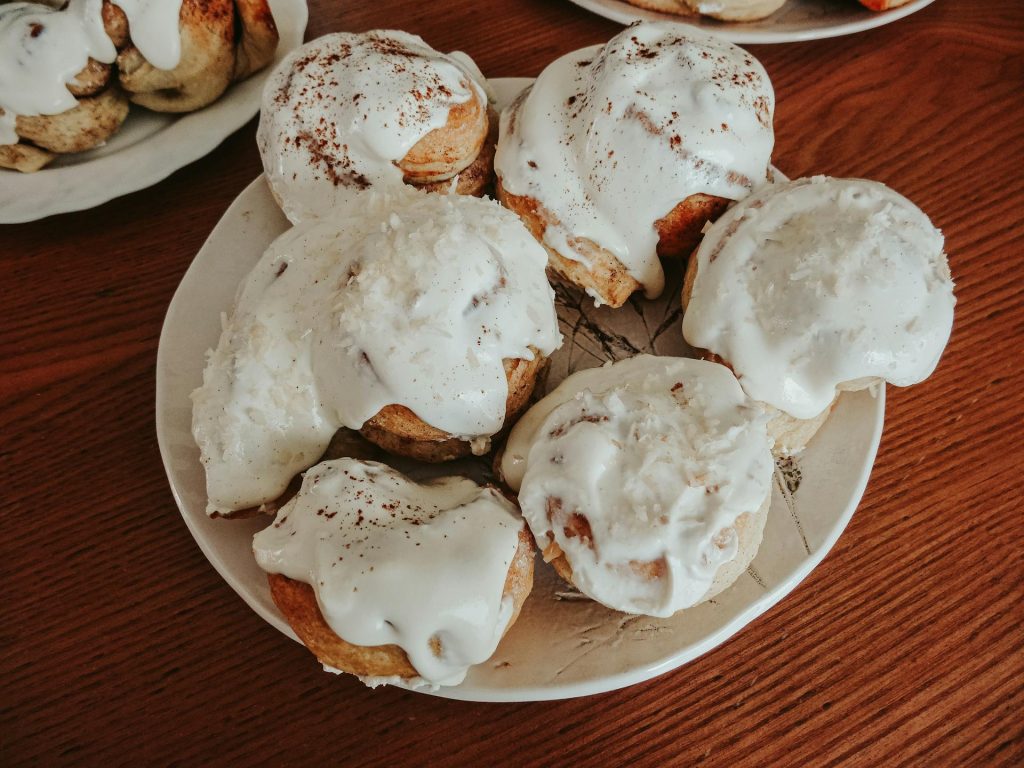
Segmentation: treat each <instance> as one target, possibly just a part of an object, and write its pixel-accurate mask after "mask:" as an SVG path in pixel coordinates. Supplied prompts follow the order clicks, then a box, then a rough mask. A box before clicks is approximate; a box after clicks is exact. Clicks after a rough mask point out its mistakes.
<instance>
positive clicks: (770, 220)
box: [683, 176, 956, 454]
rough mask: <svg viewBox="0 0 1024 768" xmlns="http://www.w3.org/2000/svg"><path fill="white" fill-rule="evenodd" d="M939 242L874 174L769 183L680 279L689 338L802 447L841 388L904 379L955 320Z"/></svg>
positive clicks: (779, 436)
mask: <svg viewBox="0 0 1024 768" xmlns="http://www.w3.org/2000/svg"><path fill="white" fill-rule="evenodd" d="M955 301H956V300H955V298H954V296H953V281H952V278H951V276H950V273H949V264H948V263H947V261H946V256H945V254H944V253H943V237H942V233H941V232H939V231H938V230H937V229H936V228H935V227H934V226H933V225H932V223H931V222H930V221H929V219H928V217H927V216H926V215H925V214H924V213H922V212H921V210H920V209H919V208H917V206H915V205H914V204H913V203H911V202H910V201H909V200H907V199H906V198H905V197H903V196H901V195H899V194H898V193H896V192H894V191H893V190H891V189H889V188H888V187H886V186H885V185H884V184H880V183H878V182H874V181H864V180H861V179H834V178H828V177H825V176H816V177H813V178H810V179H798V180H796V181H791V182H787V183H783V184H773V185H768V186H766V187H763V188H762V189H761V190H759V191H758V192H756V193H755V194H754V195H752V196H751V197H749V198H747V199H746V200H744V201H743V202H741V203H739V204H737V205H736V206H735V207H734V208H732V209H731V210H729V212H728V213H726V214H725V215H724V216H723V217H722V218H721V219H719V220H718V221H717V222H716V223H715V224H714V225H713V226H712V227H711V228H710V229H709V230H708V232H707V234H706V235H705V237H704V241H703V242H702V243H701V246H700V248H699V249H698V251H697V253H696V254H695V255H694V257H693V258H692V259H691V260H690V264H689V266H688V270H687V274H686V278H685V281H684V287H683V305H684V308H685V315H684V317H683V335H684V336H685V338H686V341H687V342H688V343H689V344H691V345H692V346H694V347H696V348H698V349H701V350H705V351H706V353H709V354H711V355H714V356H715V359H718V360H721V361H722V362H724V363H725V364H727V365H728V366H729V367H730V368H731V369H732V370H733V371H734V372H735V373H736V375H737V377H738V378H739V380H740V383H741V384H742V386H743V389H744V390H745V391H746V392H747V394H748V395H749V396H750V397H751V398H753V399H754V400H757V401H759V402H761V403H764V404H766V406H767V407H769V408H770V409H771V412H772V413H773V415H774V417H773V419H772V422H771V425H770V429H771V430H772V431H773V433H774V434H775V437H776V450H777V452H779V453H783V454H786V453H796V452H799V451H800V450H802V449H803V447H804V446H805V445H806V444H807V441H808V440H809V439H810V438H811V436H813V434H814V432H815V431H816V430H817V428H818V427H819V426H820V425H821V424H822V423H823V422H824V420H825V417H827V415H828V411H829V409H830V408H831V405H832V403H833V402H834V400H835V399H836V397H837V394H838V393H839V392H841V391H844V390H857V389H863V388H865V387H868V386H871V385H873V384H876V383H881V382H885V381H887V382H889V383H890V384H894V385H897V386H909V385H911V384H916V383H918V382H920V381H923V380H924V379H925V378H927V377H928V376H929V375H930V374H931V372H932V371H933V370H934V369H935V366H936V365H937V364H938V361H939V357H940V356H941V354H942V351H943V349H944V348H945V345H946V341H947V340H948V338H949V334H950V330H951V328H952V324H953V306H954V304H955Z"/></svg>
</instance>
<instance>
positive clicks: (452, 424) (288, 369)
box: [192, 192, 561, 515]
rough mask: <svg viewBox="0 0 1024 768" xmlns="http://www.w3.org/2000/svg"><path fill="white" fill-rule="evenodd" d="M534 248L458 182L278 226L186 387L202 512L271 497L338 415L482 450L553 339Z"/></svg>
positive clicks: (366, 427)
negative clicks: (193, 383)
mask: <svg viewBox="0 0 1024 768" xmlns="http://www.w3.org/2000/svg"><path fill="white" fill-rule="evenodd" d="M545 261H546V259H545V254H544V251H543V249H542V248H541V247H540V246H539V245H538V244H537V243H536V241H535V240H534V239H533V238H532V237H530V234H529V233H528V232H527V231H526V230H525V229H524V228H523V226H522V224H521V223H520V222H519V220H518V219H516V217H515V216H514V215H512V214H511V213H509V212H508V211H506V210H504V209H503V208H501V207H500V206H499V205H497V204H496V203H494V202H493V201H488V200H481V199H478V198H473V197H465V196H461V195H422V194H417V193H412V192H410V193H407V194H406V195H404V196H402V197H401V198H400V199H398V200H395V199H391V198H379V199H378V198H375V197H374V196H368V197H367V200H366V205H364V206H363V208H362V210H361V211H360V212H359V214H358V215H352V216H350V217H348V218H344V217H342V218H332V219H329V220H324V221H319V222H317V221H314V222H308V223H306V224H302V225H299V226H297V227H295V228H293V229H291V230H289V231H288V232H286V233H285V234H284V235H282V236H281V237H279V238H278V239H277V240H276V241H275V242H274V243H273V244H272V245H271V246H270V248H269V249H268V250H267V252H266V253H265V254H264V256H263V258H262V259H261V260H260V262H259V263H258V264H257V266H256V267H255V268H254V269H253V271H252V272H251V273H250V274H249V276H248V277H247V278H246V279H245V281H244V282H243V284H242V285H241V287H240V289H239V295H238V299H237V301H236V304H235V308H234V310H233V312H232V314H231V316H230V317H229V318H227V320H226V323H225V326H224V330H223V332H222V334H221V338H220V340H219V342H218V345H217V348H216V349H215V350H213V351H212V352H211V353H210V355H209V357H208V359H207V365H206V369H205V371H204V373H203V385H202V386H201V387H200V388H199V389H197V390H196V391H195V392H194V393H193V395H192V399H193V422H192V427H193V435H194V436H195V439H196V442H197V444H198V445H199V446H200V452H201V458H202V461H203V464H204V467H205V469H206V481H207V495H208V498H209V505H208V511H209V512H210V513H211V514H220V515H225V514H231V513H232V512H234V511H237V510H242V509H248V508H251V507H258V506H260V505H261V504H264V503H266V502H269V501H272V500H274V499H276V498H278V497H279V496H280V495H281V494H282V493H283V492H284V490H285V488H286V487H287V486H288V483H289V482H290V481H291V480H292V478H293V477H294V476H295V475H296V474H297V473H298V472H301V471H302V470H304V469H306V468H307V467H309V466H311V465H312V464H314V463H315V462H316V461H317V460H318V459H319V458H320V456H322V455H323V453H324V450H325V448H326V446H327V444H328V442H329V441H330V439H331V436H332V435H333V434H334V433H335V431H336V430H338V429H340V428H342V427H347V428H349V429H352V430H360V431H362V433H363V434H364V436H366V437H367V438H368V439H369V440H371V441H372V442H375V443H377V444H378V445H380V446H381V447H383V448H384V449H385V450H387V451H390V452H393V453H399V454H402V455H406V456H410V457H412V458H417V459H420V460H425V461H446V460H448V459H451V458H454V457H456V456H465V455H468V454H469V453H471V452H474V451H475V452H478V453H480V452H485V451H486V450H487V449H488V447H489V442H490V439H491V438H492V437H493V436H494V435H496V434H497V433H499V432H500V431H501V430H502V429H503V427H504V426H505V424H506V422H507V421H508V420H509V419H511V418H512V417H513V416H514V414H515V413H516V412H517V411H518V410H520V409H521V408H522V406H523V405H524V404H525V402H526V401H527V399H528V397H529V394H530V392H531V391H532V389H533V386H534V383H535V381H536V377H537V374H538V373H539V370H540V365H541V362H542V360H543V359H544V357H546V356H547V355H549V354H550V353H551V352H552V351H553V350H554V349H555V348H557V347H558V346H559V345H560V344H561V334H560V333H559V331H558V321H557V318H556V316H555V308H554V292H553V291H552V290H551V287H550V285H548V283H547V280H546V279H545V275H544V267H545Z"/></svg>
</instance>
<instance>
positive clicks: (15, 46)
mask: <svg viewBox="0 0 1024 768" xmlns="http://www.w3.org/2000/svg"><path fill="white" fill-rule="evenodd" d="M114 5H117V6H118V7H120V8H121V9H122V10H123V11H124V12H125V16H126V17H127V18H128V24H129V29H130V31H131V36H132V42H133V44H134V45H135V46H136V47H137V48H138V49H139V52H140V53H141V54H142V55H143V56H144V57H145V58H146V59H147V61H149V62H150V63H151V64H153V66H155V67H159V68H161V69H173V68H174V67H176V66H177V65H178V60H179V58H180V56H181V36H180V34H179V33H178V15H179V13H180V10H181V0H114ZM102 7H103V2H102V0H70V2H69V3H68V5H67V7H66V8H63V9H56V8H50V7H47V6H45V5H40V4H38V3H8V4H5V5H0V110H3V114H2V115H0V144H16V143H17V142H18V135H17V134H16V133H15V130H14V126H15V121H16V120H17V117H18V115H26V116H28V115H56V114H60V113H61V112H66V111H67V110H69V109H72V108H74V107H75V105H76V104H77V103H78V102H77V101H76V99H75V97H74V96H73V95H72V94H71V92H70V91H69V90H68V89H67V86H68V85H69V84H71V83H73V82H74V79H75V76H76V75H77V74H78V73H79V72H81V71H82V70H83V69H84V68H85V66H86V64H88V63H89V59H90V58H91V59H95V60H96V61H99V62H102V63H104V64H109V63H111V62H112V61H114V59H115V58H117V49H116V48H115V47H114V44H113V43H112V42H111V41H110V38H109V37H108V36H107V33H106V31H105V30H104V27H103V18H102V15H101V11H102Z"/></svg>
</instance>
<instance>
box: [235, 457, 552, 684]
mask: <svg viewBox="0 0 1024 768" xmlns="http://www.w3.org/2000/svg"><path fill="white" fill-rule="evenodd" d="M253 552H254V553H255V555H256V561H257V563H258V564H259V565H260V567H261V568H263V570H265V571H267V573H268V579H269V581H270V590H271V596H272V597H273V599H274V602H275V604H276V605H277V606H278V608H279V609H280V610H281V612H282V613H283V614H284V616H285V618H286V619H287V621H288V623H289V624H290V625H291V627H292V629H294V630H295V633H296V634H297V635H298V636H299V638H300V639H301V640H302V642H303V643H304V644H305V645H306V646H307V647H308V648H309V649H310V650H311V651H312V652H313V653H314V654H315V655H316V657H317V659H318V660H319V661H320V662H321V663H322V664H323V665H324V667H325V668H326V669H329V670H331V671H337V672H348V673H351V674H355V675H358V676H359V677H360V678H361V679H362V680H363V682H365V683H366V684H367V685H371V686H376V685H379V684H382V683H395V684H399V685H403V686H405V687H420V686H431V687H437V686H441V685H457V684H459V683H460V682H462V680H463V679H464V678H465V676H466V672H467V671H468V669H469V667H471V666H472V665H474V664H479V663H481V662H483V661H486V660H487V659H488V658H489V657H490V656H491V655H492V654H493V653H494V650H495V648H497V645H498V642H499V641H500V640H501V638H502V636H503V635H504V634H505V633H506V632H508V630H509V628H510V627H511V626H512V625H513V624H514V623H515V620H516V618H517V617H518V615H519V611H520V609H521V608H522V605H523V601H524V600H525V599H526V597H527V595H528V594H529V593H530V590H531V588H532V586H533V546H532V544H531V543H530V539H529V537H528V536H527V534H526V531H525V527H524V525H523V521H522V518H521V517H520V516H519V514H518V511H517V510H516V507H515V505H514V504H513V503H512V502H510V501H509V500H508V499H506V498H505V497H504V496H502V495H501V494H500V493H498V492H497V491H496V490H494V489H493V488H487V487H479V486H477V485H476V484H475V483H474V482H472V481H471V480H467V479H465V478H456V477H448V478H443V479H440V480H434V481H432V482H429V483H426V484H422V485H421V484H419V483H415V482H413V481H411V480H410V479H409V478H407V477H405V476H404V475H402V474H400V473H398V472H396V471H395V470H393V469H391V468H390V467H387V466H385V465H383V464H377V463H375V462H362V461H357V460H355V459H339V460H337V461H331V462H325V463H322V464H318V465H317V466H315V467H313V468H312V469H310V470H309V471H308V472H306V475H305V478H304V480H303V482H302V489H301V490H300V491H299V493H298V495H297V496H296V497H295V498H294V499H292V501H290V502H288V504H286V505H285V506H284V507H282V509H281V510H280V511H279V512H278V514H277V517H276V519H275V521H274V522H273V524H271V525H269V526H268V527H267V528H265V529H264V530H263V531H261V532H260V533H257V534H256V536H255V538H254V539H253Z"/></svg>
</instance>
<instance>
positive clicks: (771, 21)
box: [571, 0, 934, 43]
mask: <svg viewBox="0 0 1024 768" xmlns="http://www.w3.org/2000/svg"><path fill="white" fill-rule="evenodd" d="M571 2H573V3H576V5H578V6H580V7H581V8H586V9H587V10H588V11H593V12H594V13H596V14H598V15H600V16H604V17H605V18H606V19H611V20H612V21H617V22H619V23H621V24H630V23H632V22H634V21H637V20H643V21H680V22H683V23H685V24H690V25H692V26H695V27H700V28H701V29H703V30H705V31H707V32H710V33H711V34H713V35H717V36H719V37H722V38H725V39H726V40H731V41H732V42H734V43H795V42H799V41H801V40H820V39H822V38H825V37H839V36H840V35H850V34H853V33H854V32H863V31H864V30H866V29H874V28H875V27H880V26H882V25H883V24H890V23H892V22H894V21H896V20H897V19H902V18H903V17H904V16H909V15H910V14H912V13H914V11H919V10H921V9H922V8H924V7H925V6H926V5H929V4H931V3H932V2H934V0H913V1H912V2H910V3H907V4H906V5H904V6H901V7H900V8H894V9H893V10H891V11H881V12H878V11H869V10H868V9H867V8H865V7H864V6H862V5H861V4H860V3H859V2H857V0H786V4H785V5H784V6H782V8H780V9H779V10H778V11H776V12H775V13H773V14H772V15H771V16H769V17H768V18H767V19H761V20H760V21H747V22H743V23H735V22H733V23H728V22H722V21H716V20H715V19H711V18H708V17H707V16H675V15H673V14H670V13H659V12H658V11H647V10H644V9H643V8H637V7H636V6H635V5H630V4H629V3H626V2H623V0H571Z"/></svg>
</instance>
